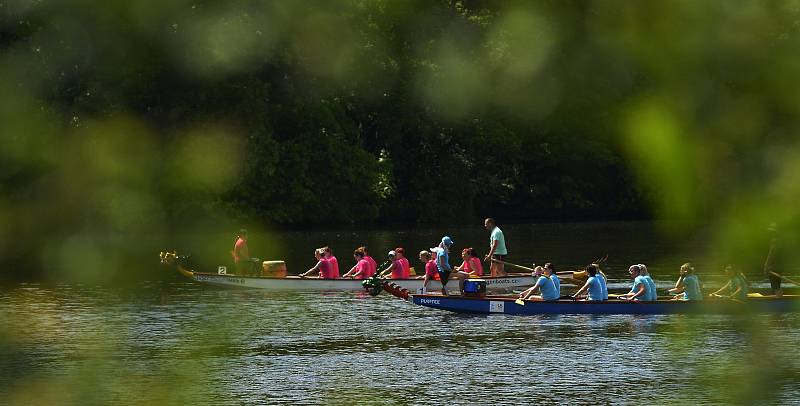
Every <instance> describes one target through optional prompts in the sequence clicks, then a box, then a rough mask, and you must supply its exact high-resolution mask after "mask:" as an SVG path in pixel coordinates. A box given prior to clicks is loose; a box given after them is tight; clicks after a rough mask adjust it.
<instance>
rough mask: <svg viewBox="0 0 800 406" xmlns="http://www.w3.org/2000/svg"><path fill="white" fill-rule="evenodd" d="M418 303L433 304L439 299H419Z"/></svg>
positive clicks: (436, 303)
mask: <svg viewBox="0 0 800 406" xmlns="http://www.w3.org/2000/svg"><path fill="white" fill-rule="evenodd" d="M419 303H420V304H435V305H438V304H439V299H420V300H419Z"/></svg>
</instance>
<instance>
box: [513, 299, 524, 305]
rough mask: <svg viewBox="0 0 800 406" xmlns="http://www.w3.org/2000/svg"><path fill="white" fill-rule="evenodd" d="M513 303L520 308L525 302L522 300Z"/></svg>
mask: <svg viewBox="0 0 800 406" xmlns="http://www.w3.org/2000/svg"><path fill="white" fill-rule="evenodd" d="M514 303H516V304H518V305H520V306H525V301H524V300H522V299H517V300H515V301H514Z"/></svg>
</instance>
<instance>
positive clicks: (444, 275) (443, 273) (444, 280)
mask: <svg viewBox="0 0 800 406" xmlns="http://www.w3.org/2000/svg"><path fill="white" fill-rule="evenodd" d="M438 272H439V279H441V280H442V286H444V285H447V280H448V279H450V271H438Z"/></svg>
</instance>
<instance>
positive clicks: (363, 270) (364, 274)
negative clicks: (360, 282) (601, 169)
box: [356, 257, 372, 279]
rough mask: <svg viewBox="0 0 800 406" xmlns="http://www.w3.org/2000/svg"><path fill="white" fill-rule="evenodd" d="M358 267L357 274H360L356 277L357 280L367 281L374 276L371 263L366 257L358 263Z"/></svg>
mask: <svg viewBox="0 0 800 406" xmlns="http://www.w3.org/2000/svg"><path fill="white" fill-rule="evenodd" d="M356 266H357V267H358V268H356V273H357V274H358V275H356V279H367V278H369V277H370V276H372V274H370V270H371V269H370V265H369V261H367V258H366V257H365V258H362V259H361V260H360V261H358V264H356Z"/></svg>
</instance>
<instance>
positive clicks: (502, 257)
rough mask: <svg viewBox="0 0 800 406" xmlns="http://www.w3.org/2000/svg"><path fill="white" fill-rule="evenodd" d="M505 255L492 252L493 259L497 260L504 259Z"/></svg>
mask: <svg viewBox="0 0 800 406" xmlns="http://www.w3.org/2000/svg"><path fill="white" fill-rule="evenodd" d="M507 256H508V255H497V254H494V255H492V258H494V259H496V260H498V261H505V260H506V257H507Z"/></svg>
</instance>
